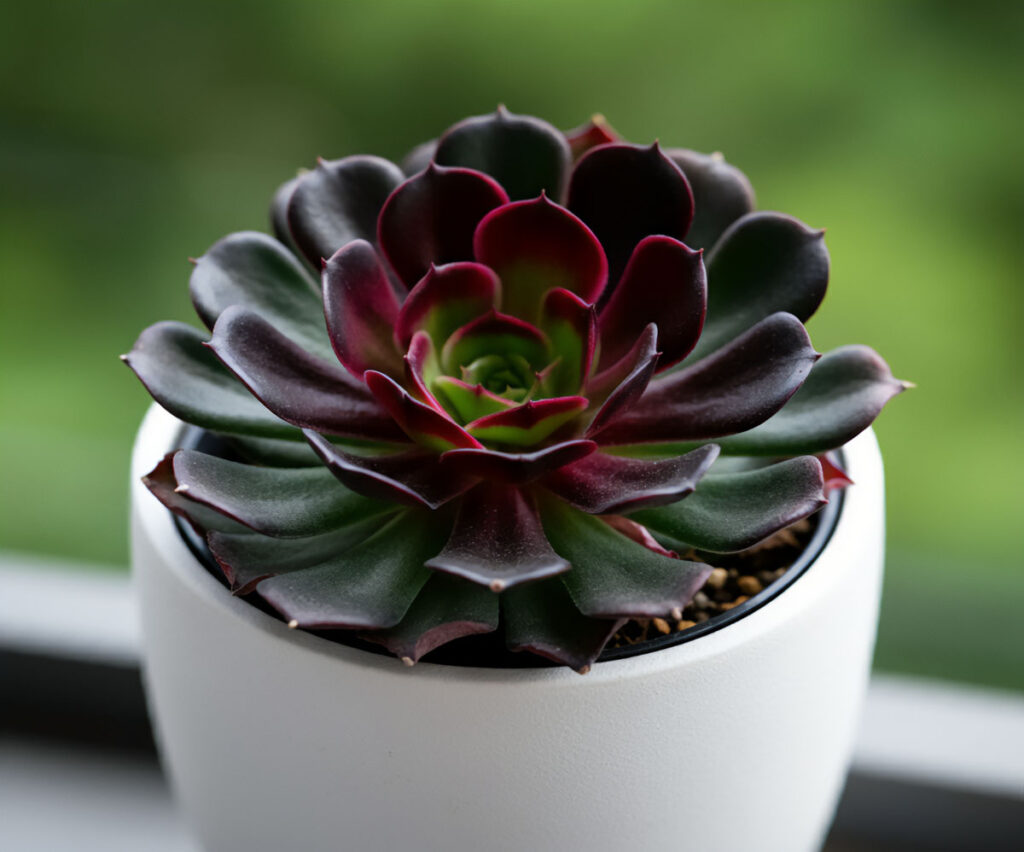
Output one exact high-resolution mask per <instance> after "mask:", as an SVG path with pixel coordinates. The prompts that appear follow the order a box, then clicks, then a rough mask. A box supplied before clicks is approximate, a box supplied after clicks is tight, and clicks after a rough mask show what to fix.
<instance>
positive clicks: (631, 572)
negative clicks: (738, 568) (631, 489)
mask: <svg viewBox="0 0 1024 852" xmlns="http://www.w3.org/2000/svg"><path fill="white" fill-rule="evenodd" d="M690 499H692V498H690ZM686 502H687V501H686V500H683V501H682V503H683V504H685V503H686ZM652 511H654V510H652ZM543 518H544V531H545V532H546V533H547V536H548V539H549V540H550V541H551V544H552V546H553V547H554V548H555V550H556V551H557V552H558V553H559V554H560V555H561V556H564V557H565V558H566V559H568V560H569V562H570V563H571V564H572V570H571V571H568V572H566V573H565V574H563V575H562V577H561V580H562V582H563V583H565V587H566V589H568V590H569V594H570V595H571V596H572V599H573V602H574V603H575V604H576V606H577V607H579V609H580V612H582V613H583V614H584V615H588V616H590V617H592V618H654V617H659V616H666V615H673V616H675V615H678V614H680V613H681V612H682V609H683V607H685V606H686V605H687V604H688V603H689V602H690V599H691V598H692V597H693V596H694V595H695V594H696V593H697V591H698V590H699V589H700V587H701V586H702V585H704V580H705V579H707V576H708V574H710V573H711V566H710V565H705V564H704V563H697V562H686V561H684V560H682V559H670V558H668V557H666V556H661V555H660V554H658V553H655V552H654V551H652V550H650V549H648V548H646V547H644V546H643V545H641V544H637V543H636V542H635V541H633V540H631V539H630V538H627V537H626V536H624V535H622V534H620V533H618V532H616V531H615V530H614V529H612V528H611V527H610V526H608V525H607V524H605V523H603V522H602V521H601V520H600V519H599V518H595V517H594V516H592V515H588V514H584V513H583V512H579V511H577V510H575V509H572V508H570V507H569V506H566V505H565V504H564V503H557V502H555V501H549V502H548V503H546V504H545V506H544V509H543Z"/></svg>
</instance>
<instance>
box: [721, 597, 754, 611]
mask: <svg viewBox="0 0 1024 852" xmlns="http://www.w3.org/2000/svg"><path fill="white" fill-rule="evenodd" d="M748 600H750V598H748V597H747V596H746V595H740V596H739V597H738V598H736V600H734V601H731V602H730V603H724V604H722V609H732V608H733V607H735V606H739V605H740V604H741V603H744V602H745V601H748Z"/></svg>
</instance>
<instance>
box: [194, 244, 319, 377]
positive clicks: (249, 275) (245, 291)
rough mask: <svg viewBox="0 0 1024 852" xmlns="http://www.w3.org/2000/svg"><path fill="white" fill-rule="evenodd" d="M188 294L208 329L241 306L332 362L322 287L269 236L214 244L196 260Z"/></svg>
mask: <svg viewBox="0 0 1024 852" xmlns="http://www.w3.org/2000/svg"><path fill="white" fill-rule="evenodd" d="M189 290H190V292H191V294H192V304H193V305H195V308H196V313H198V314H199V317H200V319H202V321H203V323H205V325H206V327H207V328H210V329H212V328H213V326H214V323H216V322H217V317H219V316H220V315H221V313H222V312H223V311H224V310H225V309H226V308H229V307H231V306H232V305H242V306H243V307H246V308H251V309H252V310H254V311H256V312H257V313H258V314H260V315H261V316H263V317H265V318H266V319H268V320H269V321H270V322H272V323H273V324H274V325H275V326H276V327H277V329H278V330H279V331H281V332H282V333H283V334H285V335H287V336H288V337H290V338H292V339H293V340H295V341H296V342H298V343H300V344H302V346H303V347H304V348H306V349H308V350H309V351H310V352H312V353H314V354H316V355H321V356H327V357H330V353H331V344H330V341H329V340H328V339H327V327H326V325H325V324H324V313H323V307H322V305H321V301H320V293H319V287H318V286H317V284H316V282H315V281H314V280H313V279H312V278H311V277H310V275H309V273H308V272H307V271H306V268H305V267H304V266H303V265H302V264H301V263H299V261H298V259H296V257H295V255H293V254H292V253H291V252H290V251H288V249H286V248H285V247H284V246H283V245H281V243H279V242H278V241H277V240H275V239H273V238H272V237H268V236H267V235H266V234H260V233H257V232H255V231H243V232H242V233H238V234H231V235H229V236H227V237H224V239H222V240H219V241H218V242H216V243H214V244H213V245H212V246H211V247H210V249H209V251H207V252H206V254H204V255H203V256H202V257H201V258H199V260H197V261H196V265H195V268H194V269H193V270H192V277H191V278H190V280H189Z"/></svg>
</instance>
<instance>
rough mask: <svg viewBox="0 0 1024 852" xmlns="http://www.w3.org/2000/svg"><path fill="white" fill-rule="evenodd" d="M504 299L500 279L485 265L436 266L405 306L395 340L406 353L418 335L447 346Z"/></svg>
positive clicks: (400, 316)
mask: <svg viewBox="0 0 1024 852" xmlns="http://www.w3.org/2000/svg"><path fill="white" fill-rule="evenodd" d="M500 299H501V283H500V282H499V280H498V276H497V275H496V274H495V273H494V270H492V269H489V268H488V267H486V266H484V265H483V264H482V263H473V262H463V263H448V264H445V265H444V266H432V267H430V269H429V271H428V272H427V274H426V275H425V276H424V277H423V278H422V280H420V282H419V283H418V284H417V285H416V286H415V287H413V288H412V290H410V291H409V295H408V296H407V297H406V299H405V301H404V302H403V303H402V309H401V311H400V312H399V315H398V322H397V324H396V326H395V339H396V340H397V341H398V344H399V346H400V347H401V348H403V349H404V348H405V347H407V346H408V345H409V341H410V340H412V336H413V335H414V334H415V333H416V332H417V331H425V332H426V333H427V334H429V335H430V338H431V340H433V341H434V344H435V345H436V346H438V347H440V346H443V345H444V342H445V341H446V340H447V339H448V338H449V337H450V336H451V334H452V332H454V331H455V330H456V329H458V328H460V327H462V326H464V325H466V324H467V323H468V322H470V321H471V320H474V319H476V318H477V317H478V316H480V315H481V314H485V313H487V312H488V311H490V310H492V309H496V308H497V307H498V305H499V303H500Z"/></svg>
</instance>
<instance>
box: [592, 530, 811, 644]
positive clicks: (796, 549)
mask: <svg viewBox="0 0 1024 852" xmlns="http://www.w3.org/2000/svg"><path fill="white" fill-rule="evenodd" d="M817 524H818V519H817V517H811V518H807V519H805V520H802V521H797V522H796V523H795V524H793V525H792V526H789V527H786V529H784V530H781V531H779V532H777V533H775V535H773V536H771V537H770V538H767V539H765V540H764V541H762V542H761V543H760V544H757V545H755V546H754V547H752V548H750V549H749V550H744V551H741V552H740V553H730V554H712V553H705V552H703V551H701V552H697V551H693V550H691V551H689V552H688V553H680V554H679V556H680V557H681V558H682V559H686V560H689V561H691V562H707V563H713V564H714V565H715V567H714V568H713V569H712V571H711V574H710V575H709V576H708V578H707V580H706V581H705V583H704V587H703V588H702V589H701V590H700V591H699V592H697V594H696V595H694V596H693V600H692V601H690V603H689V605H688V606H687V607H686V608H685V609H684V610H683V617H682V618H681V619H673V620H672V621H669V620H667V619H665V618H642V619H634V620H632V621H628V622H626V624H624V625H623V626H622V628H621V629H620V630H619V632H618V633H616V634H615V635H614V636H613V637H612V639H611V641H610V642H609V643H608V647H609V648H621V647H623V646H625V645H636V644H637V643H638V642H643V641H645V640H647V639H653V638H654V637H656V636H667V635H669V634H671V633H681V632H682V631H684V630H689V629H690V628H691V627H694V626H695V625H697V624H702V623H703V622H705V621H707V620H708V619H709V618H713V617H714V616H716V615H720V614H721V613H723V612H728V611H729V610H731V609H733V608H735V607H737V606H739V605H740V604H741V603H744V602H746V601H748V600H750V599H751V598H752V597H754V596H755V595H758V594H760V593H761V592H762V591H764V590H765V589H767V588H768V587H769V586H771V584H772V583H774V582H775V581H776V580H778V579H779V578H780V577H782V576H783V575H784V574H785V573H786V572H787V571H788V570H789V568H790V566H791V565H792V564H793V563H794V562H796V560H797V558H798V557H799V556H800V554H801V553H802V552H803V550H804V548H805V547H806V546H807V543H808V542H809V541H810V540H811V535H812V534H813V533H814V530H815V528H816V526H817Z"/></svg>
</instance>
